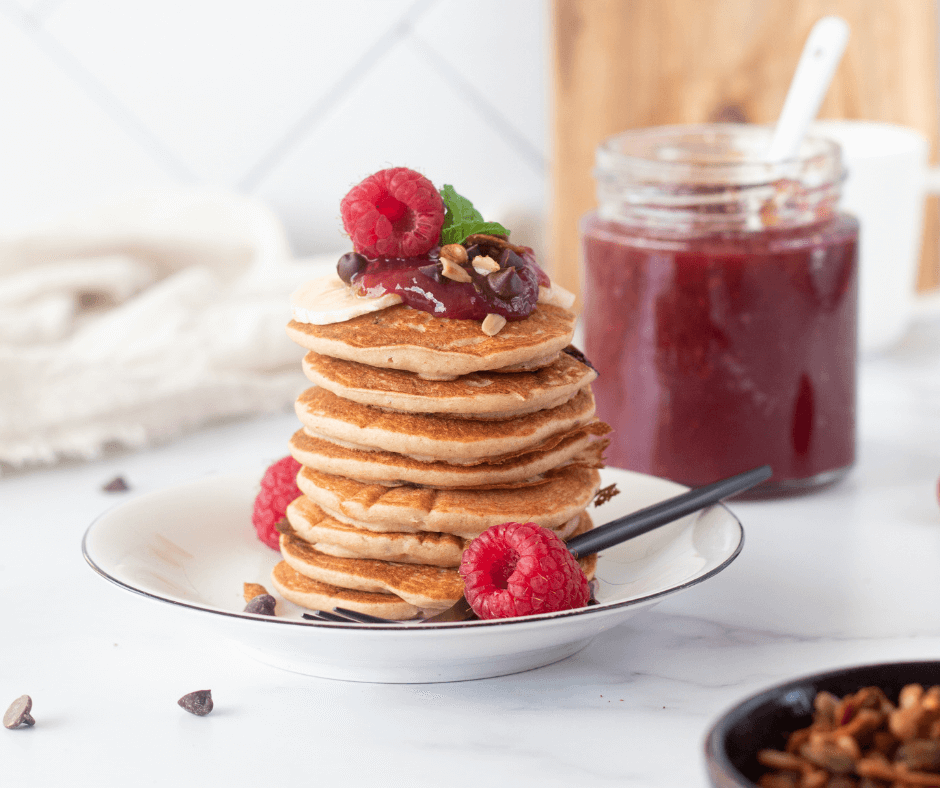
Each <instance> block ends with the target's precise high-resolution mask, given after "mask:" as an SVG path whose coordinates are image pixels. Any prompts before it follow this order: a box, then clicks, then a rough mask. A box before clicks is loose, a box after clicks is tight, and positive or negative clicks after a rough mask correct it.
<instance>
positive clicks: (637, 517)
mask: <svg viewBox="0 0 940 788" xmlns="http://www.w3.org/2000/svg"><path fill="white" fill-rule="evenodd" d="M771 473H772V471H771V469H770V466H769V465H762V466H761V467H759V468H754V469H752V470H750V471H745V472H744V473H739V474H738V475H737V476H730V477H728V478H727V479H722V480H721V481H717V482H714V483H713V484H706V485H705V486H703V487H696V488H695V489H694V490H689V491H688V492H685V493H682V495H677V496H676V497H674V498H668V499H667V500H665V501H661V502H660V503H656V504H653V505H652V506H647V507H646V508H645V509H640V510H639V511H638V512H634V513H633V514H628V515H627V516H626V517H621V518H620V519H618V520H614V521H613V522H610V523H607V524H606V525H602V526H600V527H599V528H594V529H593V530H591V531H588V532H587V533H584V534H581V535H580V536H576V537H574V539H569V540H568V550H569V551H570V552H571V553H572V554H573V555H574V557H575V558H579V557H581V556H584V555H590V554H591V553H596V552H598V551H599V550H606V549H607V548H608V547H613V546H614V545H615V544H620V543H621V542H625V541H627V540H628V539H633V538H634V537H637V536H640V535H641V534H645V533H646V532H647V531H652V530H653V529H654V528H658V527H659V526H661V525H665V524H666V523H670V522H672V521H673V520H678V519H679V518H680V517H685V515H687V514H691V513H692V512H696V511H698V510H699V509H704V508H705V507H706V506H710V505H711V504H714V503H718V501H720V500H721V499H722V498H727V497H728V496H731V495H736V494H737V493H741V492H744V491H745V490H749V489H750V488H751V487H754V486H755V485H757V484H760V483H761V482H763V481H766V480H767V479H769V478H770V476H771Z"/></svg>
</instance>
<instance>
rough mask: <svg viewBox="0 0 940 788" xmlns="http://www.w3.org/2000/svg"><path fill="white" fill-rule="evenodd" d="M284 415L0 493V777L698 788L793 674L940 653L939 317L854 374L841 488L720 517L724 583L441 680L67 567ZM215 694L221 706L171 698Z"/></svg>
mask: <svg viewBox="0 0 940 788" xmlns="http://www.w3.org/2000/svg"><path fill="white" fill-rule="evenodd" d="M295 423H296V422H295V419H294V416H293V414H284V415H283V416H278V417H271V418H267V419H261V420H257V421H254V422H249V423H239V424H230V425H228V426H223V427H218V428H215V429H211V430H206V431H204V432H201V433H198V434H195V435H191V436H189V437H187V438H185V439H182V440H180V441H178V442H176V443H173V444H171V445H168V446H165V447H162V448H157V449H153V450H149V451H145V452H140V453H135V454H130V453H128V454H121V455H118V456H113V457H110V458H108V459H105V460H100V461H96V462H93V463H88V464H83V465H75V466H68V467H58V468H53V469H49V470H43V471H37V472H33V473H24V474H20V475H17V476H13V477H10V478H6V479H0V522H2V528H3V536H2V539H3V542H2V548H3V549H2V550H0V592H2V598H3V604H2V606H0V611H2V612H0V626H2V630H0V631H2V633H3V634H2V637H0V665H2V667H3V669H2V671H0V706H3V707H4V708H5V707H6V705H7V704H8V703H9V702H11V701H12V700H13V699H14V698H16V697H18V696H19V695H21V694H24V693H28V694H30V695H31V696H32V697H33V700H34V706H33V711H34V716H35V718H36V721H37V722H36V726H35V727H34V728H31V729H21V730H16V731H7V730H3V729H0V769H2V772H0V774H2V777H0V781H2V783H3V784H4V785H7V784H9V785H28V786H30V787H31V788H32V787H33V786H63V785H67V786H86V785H87V786H96V787H97V786H119V787H120V788H123V787H124V786H127V785H155V786H167V785H179V786H205V785H212V786H219V785H228V786H242V785H245V786H247V785H295V784H300V783H301V781H302V782H303V784H307V783H315V784H317V785H325V786H340V785H341V786H347V787H351V786H409V788H418V787H419V786H434V788H436V787H437V786H440V785H448V786H455V787H458V788H460V787H463V786H467V787H468V788H469V787H470V786H474V787H475V788H476V787H477V786H480V785H507V784H510V777H509V775H512V777H511V784H512V785H513V786H543V787H544V786H555V785H578V786H580V785H590V786H592V787H593V788H614V787H615V786H616V788H659V787H660V786H662V788H677V787H678V786H682V788H703V787H704V786H705V785H706V781H705V772H704V769H703V766H702V761H701V756H700V752H701V748H702V738H703V736H704V735H705V732H706V730H707V729H708V726H709V725H710V723H711V722H712V721H713V720H714V719H715V718H716V717H717V716H718V715H719V714H720V713H721V712H723V711H724V710H725V709H726V708H728V707H729V706H731V705H733V704H734V703H736V702H737V701H738V700H740V699H742V698H744V697H746V696H747V695H749V694H751V693H752V692H754V691H756V690H758V689H761V688H763V687H766V686H768V685H770V684H774V683H776V682H778V681H781V680H783V679H786V678H790V677H793V676H798V675H801V674H805V673H810V672H814V671H817V670H823V669H826V668H831V667H836V666H841V665H846V664H851V663H862V662H869V661H873V660H899V659H915V658H928V657H929V658H936V657H937V656H938V654H940V618H938V616H937V613H936V611H937V604H938V602H940V573H938V571H937V569H938V565H940V506H938V502H937V492H936V487H937V480H938V477H940V322H935V323H932V324H930V325H927V326H924V325H919V326H915V328H914V330H913V332H912V333H911V334H910V335H909V336H908V337H907V338H906V340H905V341H904V342H903V343H902V345H901V346H899V347H898V348H897V349H896V350H895V351H894V353H893V354H891V355H889V356H885V357H882V358H879V359H872V360H868V361H866V362H865V365H864V366H863V367H862V374H861V396H860V432H861V443H860V456H859V462H858V465H857V467H856V468H855V470H854V471H853V472H852V474H851V475H850V476H849V477H848V479H847V480H846V481H845V482H844V483H843V484H841V485H839V486H837V487H833V488H831V489H829V490H825V491H822V492H819V493H817V494H815V495H811V496H806V497H803V498H793V499H790V500H779V501H768V502H751V503H734V504H732V505H731V507H730V508H731V509H732V510H733V511H734V512H735V513H736V514H737V515H739V516H740V518H741V520H742V522H743V523H744V525H745V528H746V530H747V539H746V543H745V545H744V550H743V551H742V553H741V555H740V556H739V557H738V559H737V560H736V561H735V562H734V563H733V564H732V565H731V566H730V567H728V569H726V570H725V571H724V572H722V573H721V574H720V575H718V576H717V577H715V578H712V579H711V580H709V581H708V582H706V583H702V584H701V585H699V586H696V587H695V588H693V589H690V590H689V591H688V592H687V593H683V594H681V595H677V596H676V597H674V598H672V599H666V600H664V601H663V602H662V603H661V604H659V605H657V606H656V607H655V608H653V609H652V610H650V611H648V612H646V613H644V614H643V615H642V616H638V617H637V618H636V619H634V620H632V621H629V622H627V623H626V624H624V625H623V626H621V627H617V628H615V629H612V630H610V631H608V632H605V633H603V634H601V635H600V636H598V637H597V638H596V639H595V640H594V641H593V642H592V643H591V644H590V645H589V646H588V647H587V648H586V649H584V650H583V651H581V652H580V653H579V654H577V655H575V656H573V657H571V658H569V659H566V660H563V661H561V662H558V663H556V664H554V665H550V666H548V667H545V668H540V669H537V670H533V671H530V672H527V673H520V674H516V675H512V676H505V677H502V678H495V679H484V680H480V681H471V682H459V683H452V684H433V685H379V684H362V683H353V682H341V681H333V680H329V679H315V678H310V677H308V676H303V675H299V674H294V673H288V672H285V671H283V670H279V669H276V668H272V667H266V666H264V665H261V664H259V663H258V662H256V661H254V660H253V659H250V658H249V657H247V656H244V655H242V654H241V653H239V652H238V651H236V650H233V649H232V648H231V647H230V646H229V645H228V643H226V642H223V641H222V640H220V639H219V638H218V637H217V636H216V634H215V633H214V632H213V631H211V630H209V629H208V628H207V627H206V626H205V621H204V616H203V615H201V614H197V613H193V614H192V615H180V614H179V611H178V610H176V609H174V608H173V607H171V606H170V605H163V604H157V603H151V602H148V601H147V600H143V599H140V598H137V597H136V596H134V595H132V594H123V593H120V592H118V591H117V590H116V589H115V588H113V587H112V586H111V585H110V584H109V583H106V582H102V580H101V579H100V578H99V577H97V576H96V575H95V574H94V572H92V571H91V570H90V569H89V568H88V566H87V565H86V564H85V562H84V560H83V559H82V557H81V551H80V543H81V538H82V534H83V533H84V531H85V529H86V527H87V525H88V523H90V522H91V521H92V520H94V519H95V517H97V516H99V515H100V514H101V513H102V512H104V511H105V510H107V509H108V508H109V507H112V506H114V505H115V504H117V503H119V502H122V501H124V500H126V497H124V496H121V495H108V494H106V493H103V492H101V491H100V486H101V485H102V484H104V483H106V482H107V481H109V480H110V479H111V478H112V477H113V476H114V475H115V474H118V473H120V474H123V475H124V476H125V478H126V479H127V481H128V482H129V483H130V484H131V485H132V486H133V493H134V494H139V493H146V492H150V491H153V490H160V489H164V488H166V487H169V486H171V485H176V484H182V483H185V482H188V481H192V480H194V479H199V478H203V477H205V476H207V475H209V474H214V473H229V472H240V471H250V470H252V469H254V468H256V467H257V466H258V465H259V462H260V463H261V464H263V463H265V462H267V461H269V460H273V459H275V458H277V457H280V456H282V455H283V454H285V453H286V448H285V445H286V441H287V437H288V436H289V435H290V434H291V433H292V432H293V430H294V425H295ZM205 688H211V689H212V691H213V697H214V699H215V703H216V707H215V711H213V712H212V714H210V715H209V716H207V717H202V718H197V717H194V716H191V715H189V714H186V713H185V712H183V711H182V710H181V709H180V708H178V707H177V706H176V700H177V698H179V697H180V696H182V695H183V694H184V693H186V692H190V691H192V690H196V689H205Z"/></svg>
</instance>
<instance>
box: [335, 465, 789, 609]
mask: <svg viewBox="0 0 940 788" xmlns="http://www.w3.org/2000/svg"><path fill="white" fill-rule="evenodd" d="M771 474H772V471H771V469H770V466H769V465H762V466H760V467H759V468H753V469H752V470H749V471H745V472H744V473H739V474H737V475H736V476H729V477H728V478H727V479H722V480H720V481H717V482H713V483H712V484H706V485H704V486H702V487H696V488H694V489H692V490H689V491H688V492H684V493H682V494H681V495H677V496H675V497H673V498H667V499H666V500H665V501H660V502H659V503H655V504H653V505H652V506H647V507H646V508H645V509H640V510H639V511H636V512H633V513H632V514H628V515H626V516H625V517H620V518H618V519H617V520H614V521H612V522H609V523H606V524H605V525H602V526H600V527H598V528H594V529H592V530H590V531H588V532H587V533H583V534H581V535H580V536H576V537H574V538H573V539H569V540H568V542H567V547H568V550H569V551H570V552H571V554H572V555H573V556H574V557H575V558H581V557H583V556H586V555H591V554H592V553H597V552H599V551H601V550H606V549H607V548H608V547H613V546H614V545H618V544H620V543H622V542H626V541H627V540H629V539H635V538H636V537H638V536H642V535H643V534H645V533H648V532H649V531H652V530H654V529H656V528H659V527H660V526H663V525H667V524H668V523H671V522H674V521H675V520H678V519H679V518H680V517H685V516H686V515H687V514H692V512H697V511H698V510H699V509H704V508H705V507H706V506H711V505H712V504H716V503H718V502H719V501H721V500H722V499H724V498H728V497H730V496H732V495H737V494H738V493H742V492H744V491H745V490H749V489H751V487H754V486H756V485H758V484H760V483H761V482H763V481H766V480H767V479H769V478H770V476H771ZM335 611H336V613H338V614H340V615H339V616H337V617H336V618H332V617H331V618H328V619H327V618H326V617H324V620H335V621H343V620H346V621H348V620H350V619H354V620H356V621H361V622H363V623H391V622H388V621H386V620H385V619H382V618H376V617H375V616H369V615H366V614H364V613H356V612H355V611H352V610H345V609H343V608H335ZM472 618H476V614H475V613H474V612H473V610H472V609H471V608H470V605H469V603H468V602H467V598H466V597H461V598H460V599H459V600H457V602H455V603H454V604H453V605H452V606H451V607H449V608H447V610H444V611H443V612H441V613H438V614H437V615H434V616H431V617H430V618H426V619H424V620H423V621H422V623H425V624H433V623H438V622H444V621H467V620H468V619H472Z"/></svg>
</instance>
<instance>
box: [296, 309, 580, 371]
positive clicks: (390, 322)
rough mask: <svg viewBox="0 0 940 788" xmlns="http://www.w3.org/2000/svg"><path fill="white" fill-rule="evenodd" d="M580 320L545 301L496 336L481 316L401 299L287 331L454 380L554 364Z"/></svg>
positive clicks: (324, 348) (378, 362)
mask: <svg viewBox="0 0 940 788" xmlns="http://www.w3.org/2000/svg"><path fill="white" fill-rule="evenodd" d="M575 320H576V317H575V315H574V314H573V313H572V312H569V311H568V310H566V309H562V308H561V307H557V306H551V305H549V304H541V305H539V306H538V307H536V309H535V310H534V311H533V312H532V314H531V315H529V316H528V317H527V318H526V319H525V320H515V321H511V322H509V323H507V324H506V325H505V326H504V327H503V328H502V330H501V331H500V332H499V333H498V334H497V335H496V336H492V337H491V336H487V335H486V334H484V333H483V331H482V329H481V327H480V326H481V322H480V321H479V320H451V319H448V318H441V317H435V316H434V315H432V314H430V313H429V312H424V311H422V310H420V309H412V308H410V307H407V306H405V305H404V304H399V305H397V306H392V307H389V308H388V309H383V310H381V311H379V312H372V313H370V314H367V315H360V316H359V317H356V318H353V319H352V320H346V321H343V322H342V323H331V324H328V325H323V326H318V325H312V324H310V323H299V322H297V321H296V320H292V321H291V322H290V323H289V324H288V326H287V334H288V336H289V337H290V338H291V339H292V340H293V341H294V342H296V343H297V344H298V345H301V346H302V347H305V348H307V350H312V351H314V352H315V353H320V354H322V355H325V356H332V357H334V358H341V359H346V360H348V361H356V362H359V363H361V364H367V365H369V366H372V367H384V368H389V369H403V370H409V371H411V372H416V373H418V374H419V375H420V376H421V377H423V378H429V379H437V380H442V379H443V380H449V379H453V378H454V377H456V376H459V375H468V374H470V373H471V372H480V371H481V370H490V369H500V368H502V367H509V368H511V367H513V366H517V365H522V366H523V367H528V366H531V365H533V364H534V365H535V366H536V367H537V366H546V365H548V364H551V363H552V362H553V361H554V360H555V359H556V358H557V355H558V353H559V352H561V351H562V350H563V349H564V348H565V347H566V346H567V345H568V344H570V342H571V338H572V336H573V335H574V327H575ZM533 368H535V367H533Z"/></svg>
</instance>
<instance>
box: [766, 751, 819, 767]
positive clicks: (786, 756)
mask: <svg viewBox="0 0 940 788" xmlns="http://www.w3.org/2000/svg"><path fill="white" fill-rule="evenodd" d="M757 762H758V763H759V764H761V766H767V767H768V768H771V769H783V770H784V771H793V772H796V771H801V770H802V769H804V768H805V767H806V766H807V765H808V764H807V763H806V761H804V760H803V759H802V758H800V757H798V756H796V755H794V754H793V753H792V752H782V751H781V750H760V751H759V752H758V753H757Z"/></svg>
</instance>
